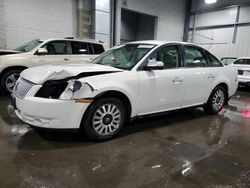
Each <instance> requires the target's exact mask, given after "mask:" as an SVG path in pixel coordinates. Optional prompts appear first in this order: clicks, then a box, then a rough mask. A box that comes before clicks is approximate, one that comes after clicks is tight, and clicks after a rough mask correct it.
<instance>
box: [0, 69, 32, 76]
mask: <svg viewBox="0 0 250 188" xmlns="http://www.w3.org/2000/svg"><path fill="white" fill-rule="evenodd" d="M27 68H28V67H25V66H11V67H6V68H5V69H3V70H2V71H1V73H0V79H2V77H3V75H4V74H5V73H6V72H8V71H12V70H22V71H23V70H25V69H27Z"/></svg>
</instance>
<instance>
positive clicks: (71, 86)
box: [60, 80, 82, 99]
mask: <svg viewBox="0 0 250 188" xmlns="http://www.w3.org/2000/svg"><path fill="white" fill-rule="evenodd" d="M81 88H82V83H81V82H80V81H77V80H69V81H68V86H67V87H66V89H65V91H64V92H63V93H62V94H61V96H60V99H74V94H75V92H77V91H78V90H80V89H81Z"/></svg>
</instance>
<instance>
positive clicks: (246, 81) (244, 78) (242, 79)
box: [238, 75, 250, 84]
mask: <svg viewBox="0 0 250 188" xmlns="http://www.w3.org/2000/svg"><path fill="white" fill-rule="evenodd" d="M238 81H239V84H250V77H248V76H241V75H239V76H238Z"/></svg>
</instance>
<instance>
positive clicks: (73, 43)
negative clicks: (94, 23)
mask: <svg viewBox="0 0 250 188" xmlns="http://www.w3.org/2000/svg"><path fill="white" fill-rule="evenodd" d="M106 49H107V45H106V44H104V43H100V42H95V41H92V40H82V39H73V38H59V39H47V40H40V39H36V40H32V41H30V42H28V43H26V44H24V45H22V46H20V47H17V48H16V49H15V51H16V52H20V53H17V54H12V55H3V56H0V86H1V90H3V91H4V92H5V93H7V94H8V93H11V92H12V90H13V88H14V85H15V83H16V81H17V79H18V77H19V75H20V73H21V72H22V71H23V70H24V69H26V68H29V67H33V66H39V65H45V64H51V63H75V62H88V61H90V60H91V59H93V58H95V57H96V56H97V55H99V54H101V53H103V52H104V51H105V50H106Z"/></svg>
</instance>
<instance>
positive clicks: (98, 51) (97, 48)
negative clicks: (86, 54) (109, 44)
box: [92, 44, 104, 54]
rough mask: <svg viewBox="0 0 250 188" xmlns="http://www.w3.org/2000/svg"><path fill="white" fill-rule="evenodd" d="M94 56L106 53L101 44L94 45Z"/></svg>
mask: <svg viewBox="0 0 250 188" xmlns="http://www.w3.org/2000/svg"><path fill="white" fill-rule="evenodd" d="M92 47H93V50H94V54H101V53H103V52H104V48H103V46H102V45H100V44H92Z"/></svg>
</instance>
